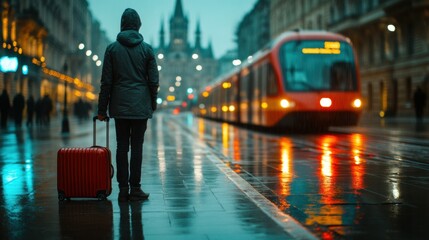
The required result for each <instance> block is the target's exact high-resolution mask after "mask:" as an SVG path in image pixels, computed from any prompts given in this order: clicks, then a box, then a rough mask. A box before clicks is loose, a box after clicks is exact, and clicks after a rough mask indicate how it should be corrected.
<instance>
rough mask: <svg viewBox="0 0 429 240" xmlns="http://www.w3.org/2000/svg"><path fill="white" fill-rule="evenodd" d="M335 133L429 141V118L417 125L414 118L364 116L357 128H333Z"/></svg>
mask: <svg viewBox="0 0 429 240" xmlns="http://www.w3.org/2000/svg"><path fill="white" fill-rule="evenodd" d="M330 130H332V131H335V132H347V133H365V134H370V135H392V136H401V137H407V136H412V137H417V138H423V139H429V118H425V119H424V120H423V121H422V122H421V123H417V121H416V119H415V118H413V117H390V118H379V117H376V116H366V115H363V116H362V117H361V119H360V121H359V123H358V125H357V126H355V127H331V128H330Z"/></svg>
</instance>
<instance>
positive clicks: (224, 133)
mask: <svg viewBox="0 0 429 240" xmlns="http://www.w3.org/2000/svg"><path fill="white" fill-rule="evenodd" d="M183 118H184V119H186V118H188V121H186V120H183V122H185V123H186V122H188V125H187V127H189V128H191V129H192V131H194V134H195V136H196V137H198V138H200V139H202V140H204V141H205V142H206V143H207V144H208V145H209V146H210V147H212V148H213V149H214V150H215V151H216V152H218V153H221V154H222V155H224V156H225V157H224V158H223V159H224V162H225V163H226V164H228V165H229V166H230V167H231V168H232V169H233V170H234V171H235V172H236V173H238V174H239V175H240V176H241V177H242V178H243V179H245V180H246V181H247V182H249V183H250V184H251V185H252V186H253V187H254V188H255V189H257V190H258V191H259V192H260V193H262V194H263V195H264V196H265V197H267V198H268V199H269V200H271V201H272V202H274V203H275V204H276V205H277V206H278V207H279V208H280V209H281V210H282V211H284V212H285V213H287V214H289V215H291V216H292V217H294V218H295V219H297V220H298V221H299V222H301V223H302V224H304V225H305V226H307V227H308V228H309V229H311V230H312V231H314V232H315V233H316V234H317V235H318V236H319V237H321V238H323V239H332V238H333V239H341V238H348V239H350V238H353V239H422V238H425V237H428V236H429V234H428V233H427V231H426V229H429V222H428V221H426V219H428V218H429V205H428V204H427V202H428V200H429V187H428V186H429V184H428V183H429V177H428V176H429V165H428V163H429V162H428V161H429V143H428V142H427V138H424V137H422V135H421V134H420V133H419V134H417V135H415V134H416V133H414V132H413V130H412V129H411V131H410V129H409V127H410V125H406V124H405V126H406V127H402V128H401V126H403V125H404V124H402V125H401V123H399V124H397V126H398V128H397V129H394V128H391V129H390V130H389V129H388V131H389V134H387V135H386V134H385V135H380V132H378V133H377V131H374V132H370V131H371V129H370V128H367V127H368V126H369V125H367V126H366V127H361V130H365V131H367V132H366V133H365V131H362V132H363V133H325V134H317V135H312V134H305V135H298V134H295V135H294V134H287V133H282V134H266V133H262V132H258V131H250V130H246V129H244V128H238V127H236V126H232V125H229V124H226V123H218V122H211V121H207V120H203V119H192V120H190V119H189V118H190V116H184V117H183ZM189 123H190V124H189ZM373 127H374V126H373ZM375 127H376V128H375V129H376V130H380V129H382V128H377V126H375ZM411 127H412V124H411ZM369 133H371V134H369ZM374 133H375V134H374ZM405 133H408V134H405ZM423 134H425V133H423Z"/></svg>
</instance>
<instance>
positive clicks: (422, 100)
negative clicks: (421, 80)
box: [414, 86, 426, 122]
mask: <svg viewBox="0 0 429 240" xmlns="http://www.w3.org/2000/svg"><path fill="white" fill-rule="evenodd" d="M425 106H426V94H425V93H424V92H423V90H422V88H421V87H420V86H418V87H417V89H416V91H415V92H414V110H415V111H416V120H417V122H422V121H423V110H424V108H425Z"/></svg>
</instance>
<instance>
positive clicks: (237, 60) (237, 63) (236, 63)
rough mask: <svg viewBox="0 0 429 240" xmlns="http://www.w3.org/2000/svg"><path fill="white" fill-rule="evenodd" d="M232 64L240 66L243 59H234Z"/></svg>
mask: <svg viewBox="0 0 429 240" xmlns="http://www.w3.org/2000/svg"><path fill="white" fill-rule="evenodd" d="M232 64H233V65H234V66H239V65H240V64H241V60H240V59H235V60H234V61H232Z"/></svg>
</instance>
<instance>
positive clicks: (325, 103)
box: [320, 98, 332, 108]
mask: <svg viewBox="0 0 429 240" xmlns="http://www.w3.org/2000/svg"><path fill="white" fill-rule="evenodd" d="M320 106H322V107H325V108H326V107H330V106H332V100H331V99H330V98H321V99H320Z"/></svg>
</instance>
